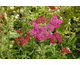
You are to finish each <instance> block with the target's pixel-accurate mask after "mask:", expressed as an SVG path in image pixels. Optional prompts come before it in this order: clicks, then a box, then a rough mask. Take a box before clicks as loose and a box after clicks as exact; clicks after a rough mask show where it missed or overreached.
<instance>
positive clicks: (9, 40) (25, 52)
mask: <svg viewBox="0 0 80 65" xmlns="http://www.w3.org/2000/svg"><path fill="white" fill-rule="evenodd" d="M0 10H1V11H0V13H2V12H4V14H5V16H2V18H0V29H1V30H2V31H1V33H0V50H1V51H0V58H1V59H42V58H43V54H42V52H44V57H45V59H80V40H79V39H80V14H79V13H80V7H79V6H55V9H50V8H49V7H48V6H14V7H10V6H1V7H0ZM52 15H57V17H58V18H59V19H62V20H63V24H61V25H60V27H59V28H56V29H55V30H54V31H53V32H55V31H56V32H58V33H60V34H61V37H62V41H61V42H59V43H56V44H51V43H49V40H48V41H45V43H43V42H36V41H35V39H34V38H33V36H31V38H33V39H30V40H29V41H28V42H27V44H26V45H20V44H16V43H14V41H13V39H14V38H15V37H18V36H19V34H18V33H17V32H16V29H21V30H22V31H23V33H21V34H22V35H23V36H24V33H25V32H26V31H28V30H30V28H31V27H32V25H31V24H30V21H32V20H33V19H36V18H38V17H39V16H42V17H44V18H45V19H50V18H51V16H52ZM41 44H44V45H45V46H44V51H43V48H42V45H41ZM63 46H64V47H67V48H69V49H70V54H65V55H61V48H62V47H63Z"/></svg>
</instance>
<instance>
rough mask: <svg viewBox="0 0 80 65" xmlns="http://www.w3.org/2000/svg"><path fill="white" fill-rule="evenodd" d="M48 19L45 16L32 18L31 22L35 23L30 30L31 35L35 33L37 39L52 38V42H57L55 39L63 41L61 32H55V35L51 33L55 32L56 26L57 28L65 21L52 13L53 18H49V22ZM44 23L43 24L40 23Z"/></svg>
mask: <svg viewBox="0 0 80 65" xmlns="http://www.w3.org/2000/svg"><path fill="white" fill-rule="evenodd" d="M46 22H47V20H46V19H44V18H43V17H41V16H40V17H38V18H37V19H36V20H32V21H31V22H30V23H31V24H33V27H32V28H31V30H30V33H31V35H34V38H35V39H36V41H40V40H44V39H46V40H47V39H48V38H50V43H53V44H54V43H56V42H55V41H54V40H56V41H57V42H58V41H61V36H60V34H59V33H57V32H55V33H53V35H51V33H50V32H53V30H54V28H57V27H59V26H60V24H62V23H63V20H60V19H58V18H57V16H56V15H52V17H51V20H49V23H48V24H46V25H45V24H44V23H46ZM40 23H43V25H42V26H40V25H39V24H40Z"/></svg>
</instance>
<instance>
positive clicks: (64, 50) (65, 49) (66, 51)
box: [61, 47, 70, 55]
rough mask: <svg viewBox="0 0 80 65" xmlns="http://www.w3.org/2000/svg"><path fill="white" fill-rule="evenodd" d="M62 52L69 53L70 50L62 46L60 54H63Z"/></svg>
mask: <svg viewBox="0 0 80 65" xmlns="http://www.w3.org/2000/svg"><path fill="white" fill-rule="evenodd" d="M64 53H67V54H69V53H70V50H68V49H67V48H66V47H62V50H61V55H64Z"/></svg>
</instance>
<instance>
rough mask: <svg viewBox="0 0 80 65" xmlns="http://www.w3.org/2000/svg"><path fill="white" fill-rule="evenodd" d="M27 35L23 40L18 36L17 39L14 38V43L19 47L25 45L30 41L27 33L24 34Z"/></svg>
mask: <svg viewBox="0 0 80 65" xmlns="http://www.w3.org/2000/svg"><path fill="white" fill-rule="evenodd" d="M25 34H27V35H26V36H25V38H24V37H23V36H21V35H20V36H19V37H18V38H15V39H14V41H15V43H20V44H21V45H26V44H27V41H28V40H29V39H30V34H29V33H28V32H25Z"/></svg>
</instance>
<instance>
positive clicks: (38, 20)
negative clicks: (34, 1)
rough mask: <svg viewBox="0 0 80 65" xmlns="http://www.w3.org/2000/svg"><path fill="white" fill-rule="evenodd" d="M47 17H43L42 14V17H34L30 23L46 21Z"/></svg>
mask: <svg viewBox="0 0 80 65" xmlns="http://www.w3.org/2000/svg"><path fill="white" fill-rule="evenodd" d="M45 21H46V20H45V19H44V18H43V17H42V16H40V17H38V18H37V19H36V20H35V19H34V20H32V21H31V22H30V23H36V24H39V23H45Z"/></svg>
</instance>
